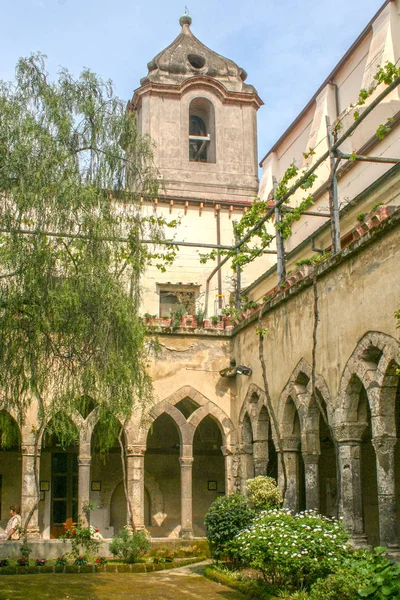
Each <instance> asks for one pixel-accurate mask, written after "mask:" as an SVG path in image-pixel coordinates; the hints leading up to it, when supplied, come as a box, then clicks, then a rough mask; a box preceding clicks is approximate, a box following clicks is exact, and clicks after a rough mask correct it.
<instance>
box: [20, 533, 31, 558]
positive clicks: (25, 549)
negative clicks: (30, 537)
mask: <svg viewBox="0 0 400 600" xmlns="http://www.w3.org/2000/svg"><path fill="white" fill-rule="evenodd" d="M19 551H20V553H21V556H22V558H24V559H25V560H26V561H27V564H28V563H29V555H30V554H32V548H31V547H30V546H29V544H28V541H27V539H26V538H24V540H23V542H22V544H21V545H20V547H19Z"/></svg>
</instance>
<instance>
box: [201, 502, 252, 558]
mask: <svg viewBox="0 0 400 600" xmlns="http://www.w3.org/2000/svg"><path fill="white" fill-rule="evenodd" d="M254 515H255V513H254V510H253V509H252V508H250V506H249V504H248V501H247V498H246V497H245V496H243V495H242V494H239V493H233V494H229V495H228V496H221V497H219V498H217V499H216V500H215V501H214V502H213V503H212V504H211V506H210V508H209V509H208V512H207V514H206V517H205V520H204V522H205V525H206V528H207V539H208V542H209V544H210V550H211V554H212V556H214V557H215V558H217V559H218V558H220V557H221V556H222V555H223V554H224V553H225V549H226V545H227V544H228V542H230V541H231V540H232V539H233V538H234V537H235V535H237V534H238V533H239V531H241V530H242V529H244V528H245V527H247V526H248V525H249V524H250V523H251V521H252V519H253V518H254Z"/></svg>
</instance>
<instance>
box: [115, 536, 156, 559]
mask: <svg viewBox="0 0 400 600" xmlns="http://www.w3.org/2000/svg"><path fill="white" fill-rule="evenodd" d="M148 550H150V542H149V540H148V537H147V534H146V532H145V531H136V533H134V534H133V535H131V533H130V532H129V531H128V530H127V529H122V530H121V531H120V532H119V533H118V534H117V535H114V537H113V538H112V540H111V543H110V552H111V554H112V555H113V556H117V557H118V558H121V559H122V560H123V561H124V562H126V563H128V564H132V563H135V562H137V560H138V559H139V558H140V557H141V556H143V554H145V553H146V552H148Z"/></svg>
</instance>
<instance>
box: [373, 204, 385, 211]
mask: <svg viewBox="0 0 400 600" xmlns="http://www.w3.org/2000/svg"><path fill="white" fill-rule="evenodd" d="M384 205H385V203H384V202H377V203H376V204H374V205H373V207H372V208H371V212H376V211H377V210H378V208H379V207H380V206H384Z"/></svg>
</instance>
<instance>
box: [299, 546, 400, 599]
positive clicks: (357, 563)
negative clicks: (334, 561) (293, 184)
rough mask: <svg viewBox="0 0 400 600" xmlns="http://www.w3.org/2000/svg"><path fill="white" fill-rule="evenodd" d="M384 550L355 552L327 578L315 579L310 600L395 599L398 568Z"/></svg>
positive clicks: (398, 591)
mask: <svg viewBox="0 0 400 600" xmlns="http://www.w3.org/2000/svg"><path fill="white" fill-rule="evenodd" d="M385 550H386V549H385V548H382V547H377V548H375V549H374V551H371V550H363V551H357V552H355V553H353V554H351V555H349V557H348V558H347V559H345V560H344V562H343V563H342V564H341V565H340V566H339V567H338V569H337V570H335V571H333V572H332V573H330V574H329V575H328V576H327V577H325V578H321V579H318V581H316V582H315V583H314V584H313V585H312V587H311V590H310V595H309V598H310V600H320V599H321V598H323V599H324V600H361V598H369V599H370V600H386V599H387V600H395V599H396V600H397V599H398V597H399V595H400V565H398V564H395V563H393V562H392V561H391V560H390V559H388V558H387V556H385Z"/></svg>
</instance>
